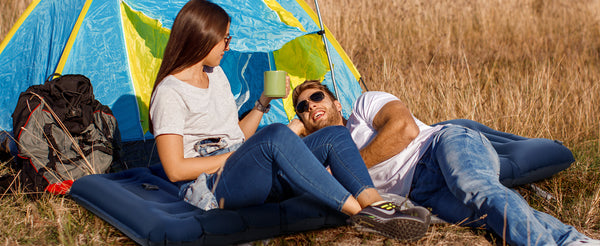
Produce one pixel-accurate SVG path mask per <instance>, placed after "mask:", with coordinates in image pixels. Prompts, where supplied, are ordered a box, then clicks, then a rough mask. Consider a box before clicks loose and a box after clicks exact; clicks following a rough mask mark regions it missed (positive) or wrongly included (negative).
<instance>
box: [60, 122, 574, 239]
mask: <svg viewBox="0 0 600 246" xmlns="http://www.w3.org/2000/svg"><path fill="white" fill-rule="evenodd" d="M444 123H453V124H458V125H464V126H467V127H470V128H473V129H476V130H480V131H482V132H483V133H484V134H485V135H486V136H487V137H488V138H489V139H490V141H491V142H492V144H493V145H494V148H496V150H497V152H498V153H499V155H500V162H501V174H500V177H501V181H502V182H503V184H504V185H507V186H509V187H511V186H516V185H521V184H525V183H531V182H534V181H537V180H540V179H544V178H547V177H550V176H552V175H553V174H555V173H557V172H559V171H561V170H563V169H565V168H567V167H569V165H570V164H571V163H572V162H573V161H574V159H573V155H572V154H571V151H570V150H569V149H567V148H566V147H565V146H563V145H562V144H560V142H556V141H552V140H549V139H530V138H524V137H521V136H516V135H513V134H508V133H504V132H499V131H495V130H493V129H490V128H488V127H486V126H484V125H482V124H480V123H477V122H474V121H470V120H452V121H446V122H440V123H438V124H444ZM133 154H136V153H133ZM178 192H179V190H178V187H177V185H175V184H174V183H171V182H169V181H168V179H167V178H166V175H165V174H164V171H163V170H162V167H161V165H160V164H158V165H152V166H150V167H139V168H132V169H129V170H125V171H121V172H118V173H111V174H97V175H89V176H85V177H83V178H80V179H79V180H77V181H76V182H75V183H74V184H73V187H72V188H71V191H70V195H71V196H72V197H73V199H74V200H75V201H76V202H77V203H79V204H80V205H81V206H83V207H85V208H86V209H88V210H90V211H92V212H93V213H94V214H96V215H97V216H99V217H100V218H102V219H104V220H105V221H107V222H108V223H110V224H111V225H113V226H114V227H116V228H117V229H119V230H120V231H121V232H123V233H124V234H125V235H127V236H128V237H130V238H131V239H133V240H134V241H136V242H137V243H139V244H142V245H167V244H194V245H215V244H220V245H222V244H235V243H242V242H249V241H254V240H259V239H265V238H271V237H275V236H279V235H283V234H290V233H295V232H302V231H308V230H315V229H320V228H327V227H333V226H339V225H344V224H345V223H346V222H345V221H346V218H347V217H346V216H345V215H343V214H341V213H339V212H337V211H332V210H329V209H327V208H324V207H321V206H319V205H318V204H317V203H315V202H313V201H311V199H310V198H308V197H305V196H300V197H295V198H292V199H289V200H286V201H283V202H281V203H268V204H264V205H261V206H256V207H249V208H245V209H240V210H220V209H214V210H210V211H203V210H201V209H199V208H196V207H194V206H192V205H189V204H188V203H186V202H185V201H183V200H180V199H178V196H177V195H178Z"/></svg>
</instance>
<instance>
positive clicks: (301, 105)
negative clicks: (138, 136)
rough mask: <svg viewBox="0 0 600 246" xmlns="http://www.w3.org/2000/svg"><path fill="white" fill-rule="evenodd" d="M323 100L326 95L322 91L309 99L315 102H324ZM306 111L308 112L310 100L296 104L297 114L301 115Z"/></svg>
mask: <svg viewBox="0 0 600 246" xmlns="http://www.w3.org/2000/svg"><path fill="white" fill-rule="evenodd" d="M323 98H325V93H323V92H322V91H317V92H315V93H313V94H312V95H310V97H308V99H309V100H311V101H313V102H320V101H323ZM306 111H308V100H304V101H302V102H299V103H298V104H296V113H297V114H301V113H304V112H306Z"/></svg>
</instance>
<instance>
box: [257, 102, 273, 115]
mask: <svg viewBox="0 0 600 246" xmlns="http://www.w3.org/2000/svg"><path fill="white" fill-rule="evenodd" d="M269 102H270V100H269ZM254 108H255V109H256V110H258V111H260V112H263V113H265V114H266V113H268V112H269V110H270V109H271V104H269V103H263V102H261V101H260V99H258V100H256V103H254Z"/></svg>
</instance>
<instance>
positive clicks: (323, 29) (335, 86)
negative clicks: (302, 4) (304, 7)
mask: <svg viewBox="0 0 600 246" xmlns="http://www.w3.org/2000/svg"><path fill="white" fill-rule="evenodd" d="M315 8H316V9H317V16H318V17H319V26H320V27H321V31H319V35H321V37H322V38H323V44H324V45H325V53H326V54H327V60H328V61H329V69H330V70H331V80H332V82H333V89H334V91H335V97H336V98H339V95H340V94H339V92H338V88H337V84H336V83H335V73H334V72H333V63H332V62H331V56H330V55H329V46H328V45H327V38H326V37H325V27H324V26H323V20H322V19H321V11H320V10H319V3H318V2H317V0H315Z"/></svg>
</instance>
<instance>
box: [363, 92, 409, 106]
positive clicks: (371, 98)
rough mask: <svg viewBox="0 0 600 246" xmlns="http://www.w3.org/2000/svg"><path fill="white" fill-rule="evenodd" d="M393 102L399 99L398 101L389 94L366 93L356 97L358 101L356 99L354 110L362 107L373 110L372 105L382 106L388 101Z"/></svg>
mask: <svg viewBox="0 0 600 246" xmlns="http://www.w3.org/2000/svg"><path fill="white" fill-rule="evenodd" d="M394 100H400V99H398V97H396V96H394V95H392V94H390V93H387V92H383V91H368V92H365V93H363V94H362V95H360V96H359V97H358V99H356V104H355V105H354V106H355V108H356V107H362V108H365V109H373V107H372V105H380V106H383V105H384V104H386V103H388V102H390V101H394ZM375 108H380V107H375Z"/></svg>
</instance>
